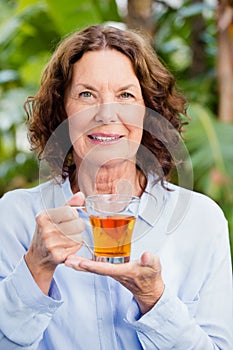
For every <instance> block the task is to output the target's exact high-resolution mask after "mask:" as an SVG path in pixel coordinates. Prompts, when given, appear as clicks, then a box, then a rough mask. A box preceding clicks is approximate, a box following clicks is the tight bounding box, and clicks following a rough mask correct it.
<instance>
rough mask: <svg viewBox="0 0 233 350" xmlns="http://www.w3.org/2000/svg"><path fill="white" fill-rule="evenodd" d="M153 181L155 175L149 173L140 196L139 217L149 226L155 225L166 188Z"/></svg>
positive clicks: (163, 202)
mask: <svg viewBox="0 0 233 350" xmlns="http://www.w3.org/2000/svg"><path fill="white" fill-rule="evenodd" d="M154 181H155V177H154V176H153V175H149V176H148V181H147V186H146V189H145V191H144V192H143V194H142V197H141V203H140V209H139V217H141V219H143V220H144V221H146V222H147V223H148V224H149V225H150V226H155V224H156V222H157V221H158V219H159V217H160V215H161V213H162V211H163V208H164V205H165V202H166V190H165V189H164V188H163V187H162V185H161V184H160V183H156V184H154Z"/></svg>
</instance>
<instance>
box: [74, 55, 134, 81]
mask: <svg viewBox="0 0 233 350" xmlns="http://www.w3.org/2000/svg"><path fill="white" fill-rule="evenodd" d="M73 78H74V79H75V80H80V79H83V78H85V79H91V80H93V81H95V80H97V81H98V80H103V79H106V78H107V79H111V80H114V79H116V80H118V81H119V80H120V79H123V80H128V79H130V80H132V81H134V82H135V81H137V80H138V79H137V77H136V74H135V72H134V68H133V65H132V62H131V60H130V59H129V58H128V57H127V56H126V55H124V54H123V53H121V52H119V51H117V50H114V49H103V50H98V51H88V52H86V53H84V55H83V56H82V57H81V59H80V60H79V61H77V62H76V63H75V64H74V66H73Z"/></svg>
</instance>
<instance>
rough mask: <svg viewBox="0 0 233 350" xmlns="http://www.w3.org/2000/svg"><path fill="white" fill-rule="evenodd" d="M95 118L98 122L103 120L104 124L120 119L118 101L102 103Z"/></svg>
mask: <svg viewBox="0 0 233 350" xmlns="http://www.w3.org/2000/svg"><path fill="white" fill-rule="evenodd" d="M95 120H96V121H97V122H102V123H103V124H109V123H114V122H116V121H118V116H117V104H116V103H103V104H100V105H99V106H98V108H97V112H96V115H95Z"/></svg>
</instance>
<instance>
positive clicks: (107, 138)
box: [88, 134, 123, 142]
mask: <svg viewBox="0 0 233 350" xmlns="http://www.w3.org/2000/svg"><path fill="white" fill-rule="evenodd" d="M88 137H89V138H90V139H91V140H93V141H97V142H114V141H118V140H120V139H121V138H122V137H123V136H122V135H98V134H91V135H88Z"/></svg>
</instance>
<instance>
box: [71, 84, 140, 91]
mask: <svg viewBox="0 0 233 350" xmlns="http://www.w3.org/2000/svg"><path fill="white" fill-rule="evenodd" d="M80 86H82V87H84V88H85V89H88V90H93V91H96V92H98V90H97V89H96V88H95V87H94V86H92V85H90V84H85V83H78V84H76V85H75V87H80ZM130 88H135V89H138V88H139V87H138V86H136V85H135V84H128V85H125V86H122V87H120V88H119V89H118V90H117V91H123V90H128V89H130Z"/></svg>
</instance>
